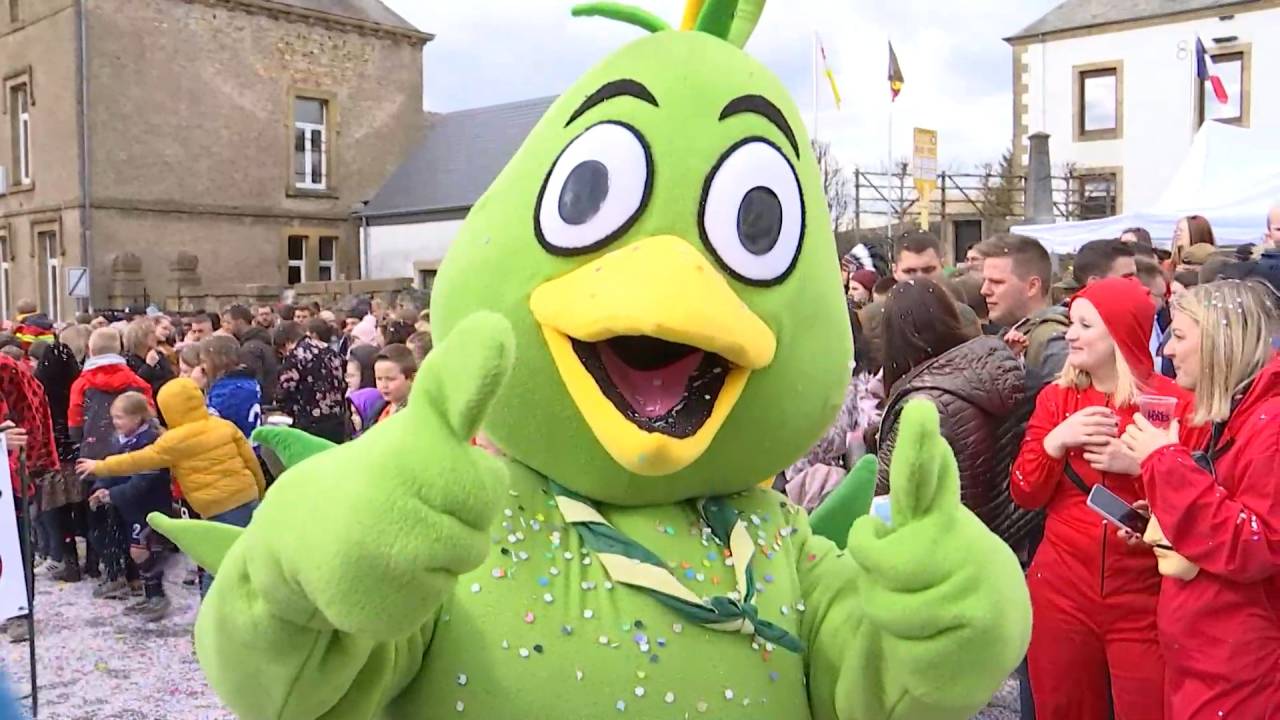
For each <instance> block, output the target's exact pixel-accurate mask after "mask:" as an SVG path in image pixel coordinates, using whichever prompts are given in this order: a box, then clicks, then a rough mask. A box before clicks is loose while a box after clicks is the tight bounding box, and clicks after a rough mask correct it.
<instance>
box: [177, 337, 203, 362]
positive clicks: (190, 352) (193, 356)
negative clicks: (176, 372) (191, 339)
mask: <svg viewBox="0 0 1280 720" xmlns="http://www.w3.org/2000/svg"><path fill="white" fill-rule="evenodd" d="M178 362H179V363H182V364H183V365H186V366H187V367H189V368H196V367H199V366H200V343H188V344H186V345H183V346H182V348H181V349H179V350H178Z"/></svg>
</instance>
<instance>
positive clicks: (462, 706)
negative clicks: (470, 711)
mask: <svg viewBox="0 0 1280 720" xmlns="http://www.w3.org/2000/svg"><path fill="white" fill-rule="evenodd" d="M466 707H467V706H466V704H465V703H463V702H462V701H461V700H459V701H458V704H456V705H454V706H453V709H454V710H457V711H458V712H462V711H463V710H464V709H466Z"/></svg>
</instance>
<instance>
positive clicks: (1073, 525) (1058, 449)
mask: <svg viewBox="0 0 1280 720" xmlns="http://www.w3.org/2000/svg"><path fill="white" fill-rule="evenodd" d="M1155 313H1156V309H1155V306H1154V305H1153V304H1152V302H1151V299H1150V295H1149V293H1148V292H1147V290H1146V288H1144V287H1143V285H1142V284H1141V283H1140V282H1138V281H1137V280H1136V279H1133V278H1109V279H1106V280H1101V281H1098V282H1095V283H1092V284H1090V285H1089V286H1088V287H1086V288H1085V289H1083V290H1081V291H1080V292H1079V293H1078V294H1077V295H1076V296H1075V297H1074V298H1073V299H1072V301H1071V305H1070V315H1071V327H1070V329H1068V331H1067V337H1066V339H1067V345H1068V349H1069V354H1068V356H1067V363H1066V367H1065V368H1064V370H1063V372H1062V376H1061V377H1060V378H1059V379H1058V381H1057V382H1056V383H1054V384H1052V385H1049V386H1048V387H1046V388H1045V389H1044V390H1043V391H1042V392H1041V393H1040V396H1039V397H1038V398H1037V400H1036V409H1035V412H1034V413H1033V414H1032V416H1031V420H1030V421H1029V422H1028V424H1027V432H1026V436H1025V438H1024V440H1023V443H1022V449H1021V451H1020V453H1019V455H1018V459H1017V461H1016V462H1015V463H1014V466H1013V471H1012V477H1011V478H1010V481H1009V490H1010V492H1011V494H1012V495H1013V499H1014V502H1016V503H1017V504H1019V505H1021V506H1023V507H1026V508H1033V509H1038V508H1044V510H1045V513H1046V515H1045V534H1044V540H1043V541H1042V543H1041V544H1040V547H1039V549H1038V550H1037V552H1036V556H1035V559H1034V560H1033V562H1032V564H1031V567H1030V569H1029V570H1028V572H1027V585H1028V588H1029V590H1030V592H1031V606H1032V611H1033V616H1034V618H1035V622H1034V623H1033V627H1032V634H1031V648H1030V650H1029V651H1028V656H1027V662H1028V666H1029V669H1030V675H1031V689H1032V693H1033V694H1034V696H1035V707H1036V717H1037V718H1038V719H1039V720H1083V719H1085V718H1089V719H1090V720H1092V719H1093V718H1106V717H1109V716H1110V715H1111V712H1112V709H1114V717H1115V718H1116V720H1148V719H1150V720H1160V719H1161V718H1163V717H1164V697H1163V696H1164V662H1163V660H1162V658H1161V654H1160V645H1159V642H1158V640H1157V635H1156V599H1157V596H1158V595H1159V592H1160V575H1159V573H1158V572H1157V570H1156V559H1155V556H1153V555H1152V553H1151V551H1150V549H1149V548H1145V547H1132V546H1130V545H1128V544H1126V543H1125V542H1123V541H1122V540H1120V539H1119V538H1117V537H1116V535H1115V532H1114V530H1109V529H1107V527H1106V526H1105V525H1104V523H1103V522H1102V520H1101V518H1099V516H1098V515H1097V514H1095V513H1094V512H1093V511H1092V510H1090V509H1089V508H1088V506H1087V505H1086V504H1085V500H1086V497H1087V496H1088V493H1089V490H1090V489H1091V488H1092V487H1093V486H1094V485H1099V484H1100V485H1104V486H1105V487H1107V488H1108V489H1109V490H1111V491H1112V492H1114V493H1116V494H1117V495H1119V496H1120V497H1122V498H1124V499H1125V500H1126V501H1128V502H1130V503H1132V502H1135V501H1137V500H1140V499H1142V497H1143V491H1142V480H1141V478H1140V477H1139V474H1140V471H1141V469H1140V467H1139V465H1138V463H1137V462H1136V461H1135V459H1134V458H1133V457H1132V456H1131V455H1130V454H1129V453H1128V452H1127V451H1126V449H1125V448H1124V446H1123V445H1122V444H1121V442H1120V439H1119V438H1120V436H1121V435H1122V434H1123V433H1124V431H1125V430H1126V429H1127V428H1128V426H1129V425H1130V424H1132V422H1133V416H1134V414H1135V413H1136V412H1137V411H1138V405H1137V401H1138V397H1139V395H1143V394H1151V395H1162V396H1167V397H1172V398H1176V400H1177V406H1176V410H1175V416H1176V417H1178V418H1183V419H1184V421H1183V423H1182V425H1183V427H1187V426H1188V425H1189V423H1187V422H1186V421H1185V418H1186V417H1187V414H1188V413H1189V412H1190V408H1191V396H1190V394H1189V393H1187V392H1186V391H1185V390H1182V389H1180V388H1179V387H1178V386H1177V385H1176V384H1175V383H1174V382H1173V381H1172V380H1169V379H1168V378H1165V377H1162V376H1160V375H1159V374H1156V373H1155V372H1154V368H1153V366H1152V360H1151V352H1150V350H1149V349H1148V341H1149V339H1150V337H1151V326H1152V323H1153V322H1154V320H1155ZM1108 689H1109V690H1110V693H1108Z"/></svg>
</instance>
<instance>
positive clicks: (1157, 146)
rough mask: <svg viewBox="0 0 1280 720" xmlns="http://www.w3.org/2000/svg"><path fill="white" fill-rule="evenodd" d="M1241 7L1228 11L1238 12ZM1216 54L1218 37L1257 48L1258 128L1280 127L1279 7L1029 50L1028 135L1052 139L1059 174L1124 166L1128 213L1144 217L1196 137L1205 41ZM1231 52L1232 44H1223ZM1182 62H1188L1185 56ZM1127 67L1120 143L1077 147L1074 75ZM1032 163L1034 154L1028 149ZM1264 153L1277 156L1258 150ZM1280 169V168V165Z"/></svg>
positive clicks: (1252, 95)
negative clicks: (1198, 51) (1106, 66)
mask: <svg viewBox="0 0 1280 720" xmlns="http://www.w3.org/2000/svg"><path fill="white" fill-rule="evenodd" d="M1231 10H1232V9H1231V8H1227V9H1224V13H1225V12H1230V11H1231ZM1197 34H1199V36H1200V37H1201V38H1202V39H1203V40H1204V43H1205V46H1206V47H1207V48H1208V49H1209V51H1210V53H1213V52H1214V51H1215V47H1219V46H1215V45H1214V44H1213V42H1212V39H1213V38H1217V37H1227V36H1232V35H1235V36H1237V37H1238V38H1239V39H1238V40H1236V41H1234V42H1232V43H1230V46H1235V45H1237V44H1248V45H1251V46H1252V47H1251V53H1252V56H1251V57H1250V58H1249V60H1248V64H1249V66H1248V69H1247V70H1246V72H1247V74H1248V75H1249V76H1250V81H1249V84H1250V88H1251V89H1250V92H1249V101H1250V103H1251V106H1252V107H1251V109H1250V111H1249V115H1248V123H1249V126H1250V127H1255V128H1262V127H1280V91H1278V90H1277V88H1280V8H1275V9H1269V10H1259V11H1255V12H1240V13H1239V14H1237V15H1236V16H1235V18H1234V19H1232V20H1227V21H1220V20H1218V19H1217V18H1208V19H1203V20H1191V21H1186V22H1175V23H1171V24H1168V25H1160V26H1156V27H1148V28H1139V29H1135V30H1126V31H1122V32H1110V33H1104V34H1100V35H1094V36H1090V37H1080V38H1070V39H1065V40H1050V41H1048V42H1045V43H1035V44H1032V45H1029V46H1028V47H1027V51H1026V54H1025V57H1024V61H1023V62H1024V63H1025V64H1026V65H1027V66H1028V70H1027V73H1026V75H1025V82H1026V84H1027V86H1028V88H1029V91H1028V92H1027V93H1026V95H1025V100H1024V102H1025V104H1026V113H1025V114H1024V115H1023V120H1024V122H1025V123H1026V126H1027V130H1028V134H1030V133H1035V132H1047V133H1049V135H1050V140H1049V153H1050V157H1051V159H1052V162H1053V167H1054V170H1055V174H1056V173H1057V171H1058V170H1059V169H1060V168H1061V167H1062V166H1063V165H1064V164H1066V163H1074V164H1075V165H1076V166H1078V168H1079V169H1081V170H1084V169H1087V168H1090V167H1099V168H1101V167H1123V168H1124V174H1123V191H1122V195H1121V197H1122V199H1123V208H1121V210H1122V211H1140V210H1142V209H1143V208H1145V207H1148V206H1150V204H1151V203H1152V202H1153V201H1154V200H1155V199H1156V198H1157V197H1158V196H1159V195H1160V193H1161V191H1162V190H1163V189H1164V187H1165V184H1166V182H1167V181H1168V179H1169V178H1170V177H1171V176H1172V175H1173V173H1174V171H1175V170H1176V169H1177V167H1178V164H1179V163H1180V162H1181V160H1182V157H1183V154H1184V153H1185V152H1186V150H1187V148H1188V147H1189V146H1190V144H1191V138H1192V136H1193V134H1194V132H1195V112H1196V110H1195V108H1196V104H1195V96H1194V93H1195V92H1198V91H1199V87H1200V84H1199V83H1198V82H1197V81H1196V80H1195V79H1194V75H1195V39H1196V35H1197ZM1222 47H1228V46H1222ZM1180 55H1181V56H1182V57H1179V56H1180ZM1112 60H1122V61H1123V62H1124V70H1123V85H1124V88H1123V93H1124V97H1123V121H1122V122H1123V129H1122V137H1121V138H1120V139H1118V140H1100V141H1091V142H1079V143H1077V142H1075V141H1074V133H1073V123H1074V122H1075V108H1074V107H1073V105H1074V97H1073V85H1074V83H1073V69H1074V68H1075V67H1076V66H1079V65H1089V64H1093V63H1103V62H1109V61H1112ZM1020 151H1021V152H1022V154H1023V157H1024V158H1025V156H1026V147H1023V148H1020ZM1259 151H1260V152H1274V149H1264V148H1259ZM1278 162H1280V161H1278Z"/></svg>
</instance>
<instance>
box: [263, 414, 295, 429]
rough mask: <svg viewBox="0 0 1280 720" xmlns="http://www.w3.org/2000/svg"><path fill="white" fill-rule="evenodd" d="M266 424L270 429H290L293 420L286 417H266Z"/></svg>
mask: <svg viewBox="0 0 1280 720" xmlns="http://www.w3.org/2000/svg"><path fill="white" fill-rule="evenodd" d="M266 424H267V425H269V426H271V427H292V426H293V418H291V417H289V416H288V415H268V416H267V420H266Z"/></svg>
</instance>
